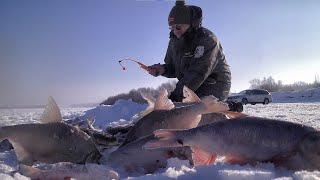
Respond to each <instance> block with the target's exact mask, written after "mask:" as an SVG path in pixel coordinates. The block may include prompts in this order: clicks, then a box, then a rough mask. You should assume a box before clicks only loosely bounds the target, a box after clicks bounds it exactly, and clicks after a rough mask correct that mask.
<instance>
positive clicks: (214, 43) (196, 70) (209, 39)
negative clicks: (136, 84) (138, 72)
mask: <svg viewBox="0 0 320 180" xmlns="http://www.w3.org/2000/svg"><path fill="white" fill-rule="evenodd" d="M201 21H202V10H201V8H200V7H197V6H187V5H185V3H184V1H181V0H180V1H176V5H175V6H174V7H173V8H172V10H171V12H170V14H169V18H168V23H169V27H170V29H171V32H170V41H169V46H168V49H167V53H166V57H165V59H164V62H165V64H154V65H152V66H149V70H148V72H149V73H150V74H151V75H153V76H158V75H161V76H165V77H168V78H178V80H179V81H178V83H177V85H176V88H175V89H174V91H173V92H172V93H171V95H170V97H169V98H170V99H171V100H172V101H176V102H181V101H182V99H183V92H182V89H183V86H184V85H186V86H187V87H189V88H190V89H192V90H193V91H194V92H195V93H196V94H197V95H198V96H199V97H203V96H207V95H214V96H215V97H217V98H219V99H220V100H225V99H226V98H227V96H228V94H229V91H230V86H231V73H230V69H229V65H228V64H227V62H226V59H225V55H224V54H223V50H222V47H221V45H220V42H219V41H218V39H217V37H216V36H215V35H214V34H213V33H212V32H211V31H209V30H208V29H206V28H203V27H201Z"/></svg>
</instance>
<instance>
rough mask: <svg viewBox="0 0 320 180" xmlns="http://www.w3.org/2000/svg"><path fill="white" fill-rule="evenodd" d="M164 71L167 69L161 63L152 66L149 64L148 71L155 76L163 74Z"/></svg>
mask: <svg viewBox="0 0 320 180" xmlns="http://www.w3.org/2000/svg"><path fill="white" fill-rule="evenodd" d="M164 71H165V69H164V67H163V66H162V65H161V64H154V65H152V66H148V73H149V74H151V75H152V76H154V77H157V76H160V75H162V74H163V73H164Z"/></svg>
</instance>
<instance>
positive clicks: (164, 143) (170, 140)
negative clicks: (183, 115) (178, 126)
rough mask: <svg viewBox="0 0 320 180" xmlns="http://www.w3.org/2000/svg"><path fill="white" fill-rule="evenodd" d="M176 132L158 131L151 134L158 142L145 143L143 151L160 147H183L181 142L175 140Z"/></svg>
mask: <svg viewBox="0 0 320 180" xmlns="http://www.w3.org/2000/svg"><path fill="white" fill-rule="evenodd" d="M176 133H177V131H176V130H167V129H160V130H156V131H154V132H153V134H154V136H155V137H156V138H158V140H151V141H149V142H147V143H146V144H145V145H144V146H143V148H144V149H157V148H162V147H181V146H183V142H182V140H179V139H176Z"/></svg>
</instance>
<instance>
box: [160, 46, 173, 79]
mask: <svg viewBox="0 0 320 180" xmlns="http://www.w3.org/2000/svg"><path fill="white" fill-rule="evenodd" d="M164 63H165V64H163V66H164V69H165V72H164V74H162V76H164V77H167V78H175V77H176V73H175V67H174V62H173V59H172V50H171V40H170V41H169V45H168V49H167V53H166V57H165V58H164Z"/></svg>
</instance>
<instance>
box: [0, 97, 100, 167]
mask: <svg viewBox="0 0 320 180" xmlns="http://www.w3.org/2000/svg"><path fill="white" fill-rule="evenodd" d="M41 121H42V123H41V124H40V123H39V124H19V125H13V126H5V127H1V128H0V140H4V139H8V140H9V141H10V143H11V144H12V146H13V148H14V150H15V152H16V154H17V157H18V160H19V162H21V163H23V164H27V165H31V164H33V163H34V162H37V161H39V162H44V163H56V162H62V161H67V162H73V163H85V162H98V160H99V159H100V157H101V154H100V152H99V151H98V150H97V148H96V146H95V144H94V143H93V141H92V139H91V138H90V136H88V135H87V134H86V133H84V132H83V131H81V130H80V129H79V128H76V127H73V126H70V125H67V124H65V123H63V122H62V117H61V113H60V110H59V107H58V106H57V104H56V103H55V101H54V100H53V98H51V97H50V98H49V102H48V104H47V106H46V109H45V111H44V113H43V115H42V117H41Z"/></svg>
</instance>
